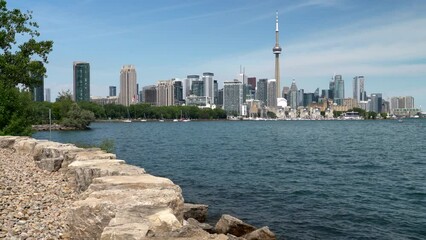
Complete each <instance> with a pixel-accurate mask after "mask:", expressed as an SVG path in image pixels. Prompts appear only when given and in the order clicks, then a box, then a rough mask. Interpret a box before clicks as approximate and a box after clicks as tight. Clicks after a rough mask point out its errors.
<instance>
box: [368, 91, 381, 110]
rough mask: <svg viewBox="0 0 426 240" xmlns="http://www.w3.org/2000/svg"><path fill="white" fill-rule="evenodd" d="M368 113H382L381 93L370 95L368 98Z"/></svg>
mask: <svg viewBox="0 0 426 240" xmlns="http://www.w3.org/2000/svg"><path fill="white" fill-rule="evenodd" d="M370 99H371V102H370V111H372V112H376V113H381V112H382V101H383V99H382V94H381V93H372V94H371V96H370Z"/></svg>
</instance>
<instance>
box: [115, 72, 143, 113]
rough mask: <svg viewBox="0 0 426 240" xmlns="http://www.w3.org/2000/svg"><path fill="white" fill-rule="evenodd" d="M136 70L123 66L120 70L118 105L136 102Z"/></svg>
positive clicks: (128, 104)
mask: <svg viewBox="0 0 426 240" xmlns="http://www.w3.org/2000/svg"><path fill="white" fill-rule="evenodd" d="M137 97H138V92H137V79H136V69H135V67H134V66H133V65H124V66H123V67H122V68H121V70H120V95H119V97H118V103H119V104H121V105H124V106H130V105H131V104H136V103H137V102H138V101H137V100H138V99H137Z"/></svg>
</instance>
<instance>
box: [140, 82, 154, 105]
mask: <svg viewBox="0 0 426 240" xmlns="http://www.w3.org/2000/svg"><path fill="white" fill-rule="evenodd" d="M142 92H143V99H142V102H144V103H148V104H151V105H157V86H155V85H150V86H146V87H143V88H142Z"/></svg>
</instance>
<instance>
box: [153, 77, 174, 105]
mask: <svg viewBox="0 0 426 240" xmlns="http://www.w3.org/2000/svg"><path fill="white" fill-rule="evenodd" d="M173 105H174V86H173V80H165V81H158V83H157V106H173Z"/></svg>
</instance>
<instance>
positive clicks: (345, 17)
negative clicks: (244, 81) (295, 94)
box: [8, 0, 426, 109]
mask: <svg viewBox="0 0 426 240" xmlns="http://www.w3.org/2000/svg"><path fill="white" fill-rule="evenodd" d="M8 7H9V8H20V9H22V10H32V11H33V17H34V20H35V21H37V22H38V23H39V25H40V32H41V34H42V38H43V39H49V40H53V41H54V50H53V52H52V53H51V55H50V58H49V61H50V63H49V64H48V66H47V70H48V73H47V75H48V78H47V79H46V83H45V86H46V87H47V88H51V89H52V98H55V97H56V94H57V92H59V91H60V90H65V89H72V76H73V74H72V62H73V61H77V60H78V61H87V62H89V63H90V65H91V94H92V95H94V96H106V95H107V94H108V86H110V85H116V86H119V72H120V68H121V67H122V66H123V65H125V64H133V65H135V67H136V70H137V74H138V83H139V85H140V86H145V85H150V84H155V83H156V81H158V80H166V79H171V78H185V77H186V75H190V74H202V73H203V72H213V73H214V74H215V79H217V80H218V81H219V83H223V82H224V81H228V80H232V79H234V78H235V77H236V76H237V75H238V73H239V70H240V65H242V66H244V67H245V72H246V74H247V75H249V76H255V77H257V78H273V77H274V69H273V68H274V56H273V54H272V47H273V46H274V41H275V38H274V34H275V33H274V31H275V26H274V24H275V11H276V10H278V11H279V19H280V43H281V46H282V48H283V53H282V54H281V59H282V61H281V69H282V70H281V72H282V75H281V86H288V85H289V84H290V83H291V81H292V79H295V80H296V83H297V85H298V87H299V88H303V89H305V92H313V91H314V90H315V89H316V88H317V87H319V88H320V89H326V88H328V83H329V80H330V78H331V77H332V76H333V75H334V74H341V75H343V79H344V80H345V88H346V94H345V96H346V97H352V90H351V86H352V79H353V77H354V76H357V75H363V76H365V79H366V90H367V92H368V94H370V93H382V94H383V96H384V98H385V99H386V98H389V97H392V96H401V95H411V96H414V97H415V105H416V106H417V107H419V106H420V105H422V106H424V107H423V109H425V108H426V27H425V26H426V1H424V0H377V1H369V0H300V1H296V0H262V1H258V0H232V1H229V0H199V1H195V0H189V1H185V0H156V1H139V0H121V1H115V0H80V1H79V0H76V1H56V0H37V1H33V0H13V1H8Z"/></svg>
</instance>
